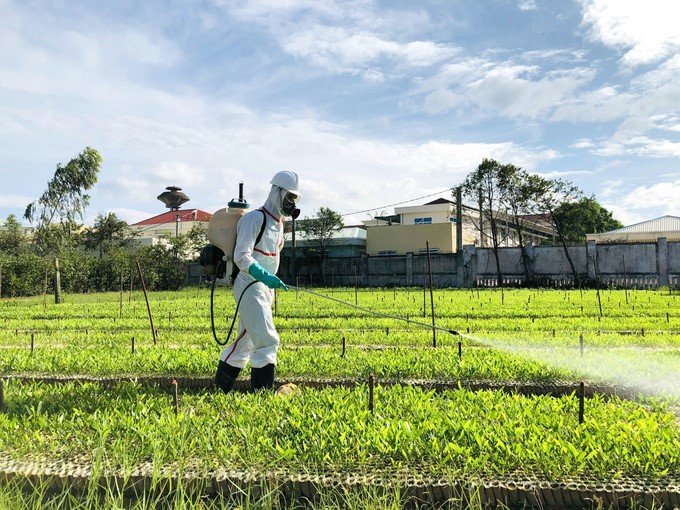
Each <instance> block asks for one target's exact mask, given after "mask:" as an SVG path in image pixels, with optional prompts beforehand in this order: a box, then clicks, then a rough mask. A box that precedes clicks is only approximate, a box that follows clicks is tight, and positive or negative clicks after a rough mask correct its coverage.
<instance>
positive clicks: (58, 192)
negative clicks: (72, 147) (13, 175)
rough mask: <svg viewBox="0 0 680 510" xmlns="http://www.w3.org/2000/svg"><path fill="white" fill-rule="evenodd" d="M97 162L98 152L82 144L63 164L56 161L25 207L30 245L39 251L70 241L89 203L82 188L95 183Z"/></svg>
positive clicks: (86, 188)
mask: <svg viewBox="0 0 680 510" xmlns="http://www.w3.org/2000/svg"><path fill="white" fill-rule="evenodd" d="M101 162H102V157H101V156H100V154H99V152H97V151H96V150H95V149H93V148H91V147H86V148H85V149H84V150H83V151H82V152H81V153H80V154H78V156H76V157H75V158H73V159H71V161H69V162H68V163H67V164H66V165H65V166H62V164H61V163H59V164H57V169H56V171H55V173H54V177H53V178H52V179H51V180H50V181H49V182H48V183H47V189H46V190H45V192H44V193H43V194H42V196H41V197H40V198H39V199H37V200H35V201H33V202H31V203H30V204H28V205H27V206H26V211H25V212H24V218H25V219H27V220H28V221H30V222H31V223H34V222H36V227H35V237H34V245H36V247H37V250H38V251H39V252H42V253H45V252H47V251H50V250H51V249H56V250H57V251H60V250H61V249H62V247H63V246H64V244H65V243H67V242H69V241H70V240H71V238H72V235H73V232H74V231H75V230H76V228H77V226H78V220H80V221H82V219H83V212H84V211H85V208H86V207H87V206H88V205H89V202H90V196H89V195H88V194H86V193H85V191H88V190H90V189H92V187H93V186H94V185H95V184H96V183H97V176H98V174H99V169H100V166H101ZM53 226H54V227H56V228H51V227H53ZM50 245H52V246H51V247H50Z"/></svg>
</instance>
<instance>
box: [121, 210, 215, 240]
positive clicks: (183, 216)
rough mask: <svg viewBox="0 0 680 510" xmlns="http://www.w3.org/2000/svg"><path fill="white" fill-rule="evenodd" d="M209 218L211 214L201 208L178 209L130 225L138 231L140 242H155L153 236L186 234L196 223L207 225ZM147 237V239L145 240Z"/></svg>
mask: <svg viewBox="0 0 680 510" xmlns="http://www.w3.org/2000/svg"><path fill="white" fill-rule="evenodd" d="M210 218H212V214H210V213H208V212H205V211H202V210H201V209H179V210H177V211H167V212H164V213H162V214H157V215H156V216H152V217H151V218H147V219H145V220H142V221H138V222H137V223H133V224H132V225H130V227H132V228H133V229H135V230H137V231H138V232H140V234H141V235H140V238H139V240H140V241H142V242H141V244H155V242H154V241H153V239H154V238H160V237H161V236H164V235H165V236H175V235H178V234H180V235H181V234H188V233H189V232H190V231H191V229H192V227H193V226H194V225H195V224H197V223H205V224H206V226H207V224H208V222H209V221H210ZM147 239H149V241H146V242H145V240H147Z"/></svg>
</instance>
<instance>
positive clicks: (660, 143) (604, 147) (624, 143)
mask: <svg viewBox="0 0 680 510" xmlns="http://www.w3.org/2000/svg"><path fill="white" fill-rule="evenodd" d="M593 153H594V154H597V155H598V156H608V157H612V156H621V155H629V156H633V155H635V156H640V157H648V158H677V157H680V142H672V141H670V140H664V139H653V138H648V137H646V136H638V137H633V138H629V139H625V140H622V139H612V140H608V141H605V142H602V143H601V144H600V145H599V146H598V147H597V149H595V150H594V151H593Z"/></svg>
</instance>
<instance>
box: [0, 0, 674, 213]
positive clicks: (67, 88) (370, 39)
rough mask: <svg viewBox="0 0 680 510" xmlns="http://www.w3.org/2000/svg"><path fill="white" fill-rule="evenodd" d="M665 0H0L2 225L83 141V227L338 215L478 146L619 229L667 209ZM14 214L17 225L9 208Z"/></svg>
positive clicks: (386, 199) (669, 63)
mask: <svg viewBox="0 0 680 510" xmlns="http://www.w3.org/2000/svg"><path fill="white" fill-rule="evenodd" d="M679 19H680V2H676V1H674V0H646V1H644V2H641V1H638V0H575V1H568V0H563V1H554V0H488V1H472V0H464V1H463V0H460V1H459V0H422V1H418V2H413V1H399V0H395V1H371V0H346V1H340V0H337V1H328V0H194V1H186V0H164V1H160V0H144V1H142V2H140V1H138V0H134V1H132V0H130V1H128V0H118V1H115V2H102V1H100V0H89V1H86V0H69V1H54V2H52V1H40V2H38V1H31V0H0V182H2V185H0V219H5V218H6V217H7V215H9V214H15V215H16V216H17V217H19V218H21V216H22V215H23V212H24V209H25V207H26V205H27V204H28V203H30V202H32V201H33V200H35V199H37V198H38V197H39V196H40V195H41V194H42V193H43V191H44V190H45V188H46V186H47V182H48V181H49V179H51V178H52V176H53V174H54V171H55V168H56V165H57V163H62V164H65V163H67V162H68V161H69V160H70V159H71V158H72V157H74V156H76V155H77V154H78V153H79V152H80V151H81V150H83V149H84V148H85V147H86V146H91V147H94V148H95V149H97V150H98V151H99V152H100V153H101V154H102V156H103V158H104V161H103V165H102V169H101V172H100V175H99V182H98V184H97V185H96V187H95V188H94V189H93V190H92V192H91V195H92V199H91V204H90V207H89V208H88V209H87V211H86V216H85V223H87V224H90V225H91V224H92V222H93V220H94V218H95V216H96V215H97V214H99V213H105V212H110V211H113V212H115V213H116V214H117V215H118V216H119V217H120V218H122V219H124V220H126V221H128V222H130V223H133V222H135V221H139V220H141V219H144V218H146V217H149V216H152V215H155V214H159V213H161V212H164V211H165V209H164V206H163V204H161V203H160V202H159V201H158V200H157V199H156V197H157V195H159V194H160V193H162V192H163V191H164V190H165V187H166V186H170V185H176V186H179V187H181V188H182V189H183V191H184V192H185V193H187V195H189V197H190V198H191V200H190V202H188V203H187V204H186V207H196V208H199V209H203V210H206V211H209V212H213V211H214V210H216V209H218V208H220V207H224V206H225V205H226V203H227V202H228V201H229V200H230V199H231V198H233V197H234V196H236V195H237V194H238V182H239V181H244V183H245V190H246V193H245V195H246V198H247V199H248V200H249V202H251V203H252V204H253V205H255V206H257V205H260V203H261V202H262V201H263V200H264V198H265V197H266V194H267V191H268V189H269V179H270V178H271V176H272V175H273V174H274V173H275V172H277V171H278V170H294V171H297V172H298V173H299V174H300V176H301V178H302V183H303V199H302V202H301V208H302V216H303V217H304V216H313V215H314V212H315V211H317V210H318V208H319V207H330V208H331V209H334V210H336V211H338V212H340V213H342V214H348V213H351V214H348V215H347V216H346V218H345V221H346V223H355V222H358V221H359V220H361V219H366V218H370V217H371V216H372V215H379V214H385V213H389V212H392V210H393V207H391V206H392V204H397V203H402V202H407V201H409V200H412V199H416V198H418V197H425V196H427V198H421V199H419V200H415V201H412V202H408V204H407V205H414V204H417V203H423V202H425V201H427V200H430V199H433V198H436V197H437V196H445V197H449V198H450V193H448V192H446V191H445V190H448V189H449V188H452V187H454V186H456V185H457V184H459V183H460V182H462V180H463V179H464V178H465V176H466V175H467V174H468V173H469V172H470V171H472V170H474V169H475V168H476V166H477V165H478V164H479V163H481V161H482V159H483V158H494V159H496V160H498V161H500V162H501V163H512V164H515V165H517V166H520V167H522V168H524V169H525V170H528V171H530V172H533V173H539V174H541V175H544V176H547V177H561V178H563V179H567V180H570V181H572V182H573V183H574V184H576V185H577V186H579V187H580V188H581V189H582V190H583V191H584V192H585V193H586V194H593V195H595V197H596V198H597V199H598V200H599V201H600V203H601V204H603V205H604V206H605V207H607V208H609V209H610V210H612V211H613V212H614V215H615V217H616V218H617V219H619V220H621V221H622V222H624V223H625V224H631V223H635V222H638V221H642V220H645V219H651V218H655V217H657V216H661V215H664V214H672V215H680V205H679V204H680V200H678V197H680V85H679V84H680V23H678V20H679ZM22 221H23V220H22Z"/></svg>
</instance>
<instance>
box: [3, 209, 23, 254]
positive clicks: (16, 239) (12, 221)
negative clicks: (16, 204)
mask: <svg viewBox="0 0 680 510" xmlns="http://www.w3.org/2000/svg"><path fill="white" fill-rule="evenodd" d="M27 251H28V239H27V236H26V232H25V231H24V229H23V228H22V227H21V224H20V223H19V221H18V220H17V217H16V216H14V215H13V214H10V215H9V216H7V220H6V221H5V225H4V228H3V229H0V257H8V256H9V257H16V256H19V255H21V254H23V253H26V252H27Z"/></svg>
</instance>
